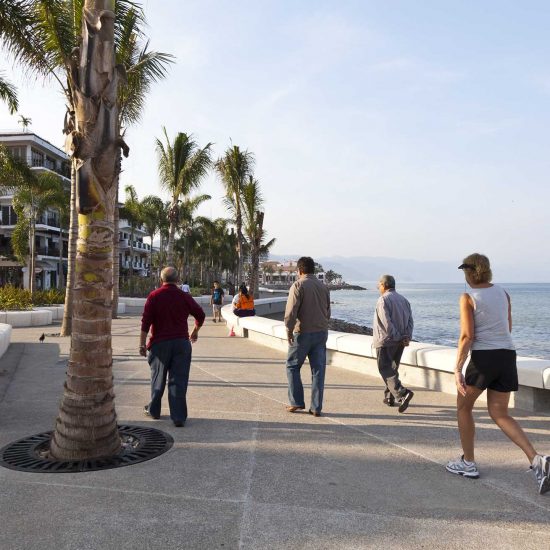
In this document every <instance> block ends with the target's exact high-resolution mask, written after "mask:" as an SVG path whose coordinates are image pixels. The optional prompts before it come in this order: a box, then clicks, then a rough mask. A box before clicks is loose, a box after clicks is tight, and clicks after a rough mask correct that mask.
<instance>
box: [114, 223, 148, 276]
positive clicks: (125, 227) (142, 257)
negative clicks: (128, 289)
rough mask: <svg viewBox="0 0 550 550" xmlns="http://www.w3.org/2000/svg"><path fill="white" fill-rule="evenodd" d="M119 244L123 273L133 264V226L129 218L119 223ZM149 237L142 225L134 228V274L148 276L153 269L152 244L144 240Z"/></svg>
mask: <svg viewBox="0 0 550 550" xmlns="http://www.w3.org/2000/svg"><path fill="white" fill-rule="evenodd" d="M118 236H119V240H118V246H119V254H118V258H119V262H120V269H121V274H122V273H123V270H129V269H130V265H131V256H132V249H131V246H130V244H131V237H132V228H131V227H130V224H129V223H128V221H127V220H119V223H118ZM144 237H147V233H146V232H145V231H144V230H143V228H142V227H139V228H134V241H133V259H134V261H133V266H134V274H135V275H139V276H141V277H146V276H147V275H148V274H149V273H150V269H151V245H150V244H149V243H145V242H143V238H144Z"/></svg>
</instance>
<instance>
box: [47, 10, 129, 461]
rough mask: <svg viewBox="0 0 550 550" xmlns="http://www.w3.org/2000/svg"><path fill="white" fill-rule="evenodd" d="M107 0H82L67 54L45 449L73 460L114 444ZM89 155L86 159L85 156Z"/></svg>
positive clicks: (112, 122) (113, 116) (110, 16)
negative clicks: (62, 259) (64, 361)
mask: <svg viewBox="0 0 550 550" xmlns="http://www.w3.org/2000/svg"><path fill="white" fill-rule="evenodd" d="M113 8H114V0H85V2H84V10H83V13H82V20H81V23H82V42H81V45H80V48H79V50H78V52H75V53H74V54H72V56H71V71H70V76H69V82H68V86H69V89H70V91H71V97H72V104H73V105H74V107H75V112H74V115H71V123H74V126H73V127H72V129H71V132H70V134H69V136H70V141H69V147H70V149H71V150H72V151H73V157H74V159H75V165H76V166H77V167H78V168H77V171H76V176H77V179H76V183H77V189H78V211H79V216H78V222H79V226H78V236H79V247H78V251H77V265H78V269H77V270H76V273H75V288H74V294H75V301H74V311H73V323H72V338H71V351H70V357H69V365H68V369H67V380H66V383H65V390H64V393H63V400H62V402H61V406H60V410H59V416H58V418H57V421H56V426H55V431H54V434H53V436H52V439H51V442H50V454H51V455H52V456H53V457H54V458H56V459H63V460H80V459H91V458H96V457H102V456H110V455H112V454H114V453H117V452H118V451H119V449H120V444H121V443H120V437H119V435H118V429H117V423H116V413H115V407H114V393H113V375H112V347H111V308H110V306H111V289H112V282H113V267H112V246H113V232H114V211H115V208H116V194H117V193H116V188H115V183H116V181H117V175H118V170H119V163H118V162H117V161H118V150H119V148H120V147H121V146H122V143H121V138H120V135H118V133H117V124H116V120H117V116H118V113H117V103H116V95H117V79H118V75H117V71H116V69H115V55H114V54H115V52H114V39H115V27H114V22H115V13H114V11H113ZM92 159H93V162H92Z"/></svg>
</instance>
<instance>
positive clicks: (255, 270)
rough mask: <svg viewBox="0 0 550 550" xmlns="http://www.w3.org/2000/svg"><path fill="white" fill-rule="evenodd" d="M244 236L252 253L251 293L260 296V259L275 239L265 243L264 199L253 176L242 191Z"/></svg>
mask: <svg viewBox="0 0 550 550" xmlns="http://www.w3.org/2000/svg"><path fill="white" fill-rule="evenodd" d="M242 200H243V214H244V234H245V237H246V240H247V245H248V246H247V248H248V250H249V252H250V292H251V293H252V294H253V295H255V296H256V297H258V296H259V290H258V288H259V275H260V259H261V257H262V256H266V255H267V253H268V252H269V249H270V248H271V247H272V246H273V245H274V244H275V239H271V240H270V241H268V242H265V238H266V235H267V234H266V231H265V229H264V212H263V211H262V210H261V208H262V206H263V203H264V199H263V197H262V193H261V191H260V184H259V182H258V180H256V179H254V177H253V176H249V178H248V181H247V182H246V183H245V184H244V186H243V190H242Z"/></svg>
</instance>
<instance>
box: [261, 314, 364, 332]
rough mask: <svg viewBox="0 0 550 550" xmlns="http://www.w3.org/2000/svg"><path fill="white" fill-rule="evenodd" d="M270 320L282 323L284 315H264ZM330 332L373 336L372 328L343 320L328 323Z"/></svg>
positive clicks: (332, 320)
mask: <svg viewBox="0 0 550 550" xmlns="http://www.w3.org/2000/svg"><path fill="white" fill-rule="evenodd" d="M262 317H267V318H268V319H275V320H276V321H282V320H283V317H284V313H272V314H271V315H262ZM328 328H329V330H336V331H337V332H347V333H348V334H366V335H367V336H372V328H370V327H366V326H363V325H357V324H356V323H348V322H347V321H342V319H331V320H330V321H329V322H328Z"/></svg>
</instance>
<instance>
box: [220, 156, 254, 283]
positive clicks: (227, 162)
mask: <svg viewBox="0 0 550 550" xmlns="http://www.w3.org/2000/svg"><path fill="white" fill-rule="evenodd" d="M215 166H216V171H217V173H218V176H219V177H220V179H221V181H222V184H223V186H224V187H225V202H226V204H227V205H228V207H229V208H230V209H231V210H232V211H233V213H234V214H235V226H236V229H237V256H238V264H237V281H238V282H239V284H240V283H241V282H242V279H243V230H242V226H243V217H242V189H243V186H244V184H245V183H246V181H247V179H248V178H249V176H250V175H251V174H252V171H253V169H254V155H253V154H252V153H250V152H249V151H246V150H245V151H241V150H240V148H239V147H238V146H237V145H233V146H232V147H229V148H228V149H227V150H226V151H225V154H224V156H223V157H222V158H220V159H218V161H217V162H216V165H215Z"/></svg>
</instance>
